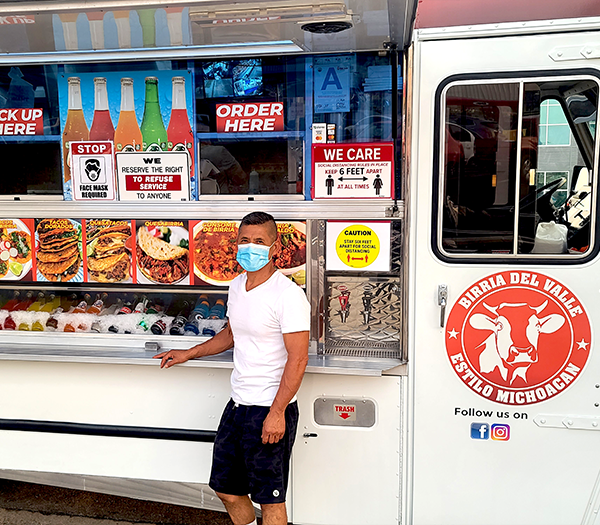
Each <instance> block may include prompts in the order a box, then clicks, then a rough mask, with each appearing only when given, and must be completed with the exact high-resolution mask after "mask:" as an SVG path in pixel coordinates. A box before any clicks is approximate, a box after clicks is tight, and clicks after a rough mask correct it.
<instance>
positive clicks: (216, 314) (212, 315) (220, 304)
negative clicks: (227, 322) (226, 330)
mask: <svg viewBox="0 0 600 525" xmlns="http://www.w3.org/2000/svg"><path fill="white" fill-rule="evenodd" d="M208 318H209V319H225V301H223V299H217V301H216V303H215V305H214V306H213V307H212V308H211V309H210V312H209V314H208Z"/></svg>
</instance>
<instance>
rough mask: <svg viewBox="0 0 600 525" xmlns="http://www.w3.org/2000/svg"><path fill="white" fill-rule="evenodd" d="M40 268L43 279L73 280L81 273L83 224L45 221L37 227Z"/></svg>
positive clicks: (38, 267)
mask: <svg viewBox="0 0 600 525" xmlns="http://www.w3.org/2000/svg"><path fill="white" fill-rule="evenodd" d="M36 238H37V250H36V258H37V269H38V274H41V275H42V276H43V278H44V279H46V280H48V281H53V282H66V281H71V280H73V279H74V278H76V277H77V280H78V281H80V280H82V277H83V272H81V275H79V274H80V270H81V269H82V268H81V263H82V261H83V258H82V254H81V225H80V224H79V223H76V222H74V221H71V220H69V219H42V220H41V221H40V222H39V223H38V225H37V227H36Z"/></svg>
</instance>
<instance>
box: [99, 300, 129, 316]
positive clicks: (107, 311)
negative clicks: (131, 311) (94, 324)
mask: <svg viewBox="0 0 600 525" xmlns="http://www.w3.org/2000/svg"><path fill="white" fill-rule="evenodd" d="M122 307H123V301H121V299H120V298H119V299H117V302H116V303H114V304H111V305H110V306H108V307H106V308H105V309H104V310H102V311H101V312H100V313H99V314H98V315H100V316H104V315H114V314H115V313H117V312H118V311H119V310H120V309H121V308H122Z"/></svg>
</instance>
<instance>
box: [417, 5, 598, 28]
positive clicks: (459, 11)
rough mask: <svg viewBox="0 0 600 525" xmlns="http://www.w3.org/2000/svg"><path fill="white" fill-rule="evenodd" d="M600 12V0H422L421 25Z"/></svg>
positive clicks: (426, 26)
mask: <svg viewBox="0 0 600 525" xmlns="http://www.w3.org/2000/svg"><path fill="white" fill-rule="evenodd" d="M593 16H600V1H598V0H420V2H419V8H418V11H417V17H416V22H415V27H416V28H417V29H425V28H433V27H449V26H468V25H475V24H494V23H502V22H528V21H532V20H559V19H564V18H585V17H593Z"/></svg>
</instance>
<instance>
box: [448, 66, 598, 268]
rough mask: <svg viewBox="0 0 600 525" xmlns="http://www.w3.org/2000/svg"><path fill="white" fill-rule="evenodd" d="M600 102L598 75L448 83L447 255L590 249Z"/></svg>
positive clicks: (570, 253)
mask: <svg viewBox="0 0 600 525" xmlns="http://www.w3.org/2000/svg"><path fill="white" fill-rule="evenodd" d="M597 107H598V84H597V82H596V81H591V80H589V79H582V78H577V79H559V80H556V79H541V80H539V81H537V80H536V81H530V80H528V81H525V80H522V81H511V82H496V83H494V82H489V83H480V84H474V83H467V82H463V83H455V84H452V85H450V86H449V87H447V88H446V89H445V90H444V94H443V99H442V104H441V108H442V111H443V113H442V114H443V119H442V123H443V128H442V130H441V133H442V137H443V140H442V141H440V142H441V146H442V148H441V151H442V154H441V156H440V158H441V163H440V173H441V175H442V176H441V178H440V186H439V196H438V210H439V213H438V230H437V231H438V234H437V246H436V247H437V249H438V251H439V252H441V255H442V256H445V257H450V258H453V257H454V258H456V257H460V258H464V257H470V256H476V257H477V258H481V257H494V258H496V257H507V258H510V257H536V258H538V257H539V258H554V257H577V256H578V255H579V256H581V255H583V254H586V253H588V252H589V251H590V250H591V248H592V244H593V228H592V225H591V222H592V219H593V215H594V214H593V209H592V205H593V203H594V202H595V196H594V193H595V187H596V184H595V182H593V174H594V173H595V167H594V164H593V163H594V148H595V128H596V112H597Z"/></svg>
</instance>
